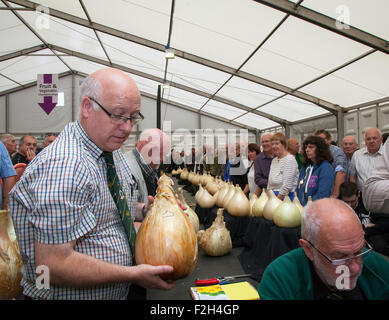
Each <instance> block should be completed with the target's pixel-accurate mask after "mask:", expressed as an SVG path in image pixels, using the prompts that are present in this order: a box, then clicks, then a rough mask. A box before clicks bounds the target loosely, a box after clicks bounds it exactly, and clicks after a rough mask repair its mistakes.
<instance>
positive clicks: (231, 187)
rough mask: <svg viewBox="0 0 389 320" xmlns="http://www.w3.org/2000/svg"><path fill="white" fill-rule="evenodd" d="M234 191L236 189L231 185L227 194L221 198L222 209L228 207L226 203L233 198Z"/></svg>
mask: <svg viewBox="0 0 389 320" xmlns="http://www.w3.org/2000/svg"><path fill="white" fill-rule="evenodd" d="M235 191H236V188H235V187H234V185H233V184H231V185H230V186H229V187H228V192H227V193H226V195H225V196H224V198H223V208H224V209H226V208H227V207H228V202H229V201H230V200H231V199H232V197H233V196H234V194H235Z"/></svg>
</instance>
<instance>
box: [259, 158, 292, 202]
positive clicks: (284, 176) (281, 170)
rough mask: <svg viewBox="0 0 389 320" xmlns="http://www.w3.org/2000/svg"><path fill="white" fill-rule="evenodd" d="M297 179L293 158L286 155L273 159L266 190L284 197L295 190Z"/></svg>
mask: <svg viewBox="0 0 389 320" xmlns="http://www.w3.org/2000/svg"><path fill="white" fill-rule="evenodd" d="M298 178H299V171H298V165H297V161H296V159H295V157H294V156H292V155H291V154H288V155H287V156H285V157H283V158H281V159H279V158H278V157H275V158H274V159H273V160H272V162H271V166H270V172H269V180H268V181H269V182H268V184H267V188H268V189H271V190H273V191H279V192H280V194H282V195H286V194H289V192H294V191H295V190H296V187H297V182H298Z"/></svg>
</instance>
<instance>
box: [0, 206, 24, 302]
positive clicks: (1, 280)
mask: <svg viewBox="0 0 389 320" xmlns="http://www.w3.org/2000/svg"><path fill="white" fill-rule="evenodd" d="M22 266H23V263H22V260H21V258H20V251H19V244H18V241H17V239H16V238H15V230H14V228H13V224H12V220H11V216H10V212H9V211H8V210H0V300H6V299H14V298H16V297H17V295H18V294H19V293H20V291H21V290H22V287H21V286H20V281H21V280H22V274H21V268H22Z"/></svg>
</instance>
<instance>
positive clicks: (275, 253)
mask: <svg viewBox="0 0 389 320" xmlns="http://www.w3.org/2000/svg"><path fill="white" fill-rule="evenodd" d="M249 219H250V221H249V223H248V226H247V229H246V235H245V237H244V239H243V242H244V246H245V248H244V249H243V251H242V253H241V254H240V255H239V256H238V259H239V261H240V264H241V265H242V268H243V270H244V271H245V272H246V273H250V274H251V275H252V278H253V279H255V280H257V281H260V280H261V278H262V274H263V272H264V271H265V269H266V267H267V266H268V265H269V264H270V262H272V261H273V260H275V259H276V258H278V257H279V256H281V255H283V254H284V253H286V252H288V251H290V250H293V249H296V248H298V247H299V239H300V227H297V228H280V227H277V226H276V225H275V224H274V223H273V222H272V221H268V220H266V219H265V218H258V217H250V218H249Z"/></svg>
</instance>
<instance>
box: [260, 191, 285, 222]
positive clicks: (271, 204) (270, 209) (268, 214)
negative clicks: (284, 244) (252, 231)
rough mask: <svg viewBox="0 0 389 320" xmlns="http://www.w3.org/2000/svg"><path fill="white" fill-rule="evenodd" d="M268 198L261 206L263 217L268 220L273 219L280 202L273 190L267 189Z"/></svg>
mask: <svg viewBox="0 0 389 320" xmlns="http://www.w3.org/2000/svg"><path fill="white" fill-rule="evenodd" d="M268 196H269V199H268V200H267V202H266V204H265V207H264V208H263V217H264V218H265V219H267V220H269V221H273V214H274V211H275V210H276V209H277V207H278V206H279V205H280V204H281V203H282V201H281V200H280V199H278V198H277V196H276V195H275V194H274V192H273V190H271V189H270V190H268Z"/></svg>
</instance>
